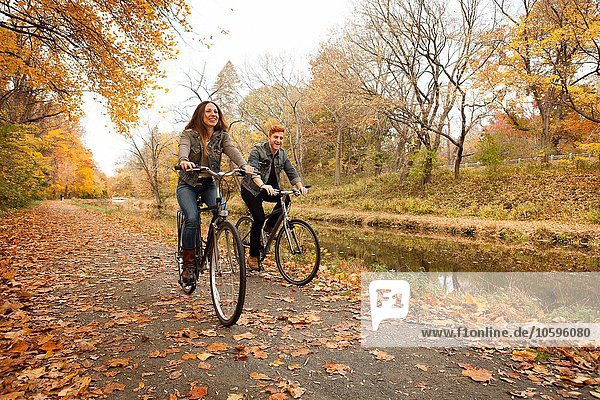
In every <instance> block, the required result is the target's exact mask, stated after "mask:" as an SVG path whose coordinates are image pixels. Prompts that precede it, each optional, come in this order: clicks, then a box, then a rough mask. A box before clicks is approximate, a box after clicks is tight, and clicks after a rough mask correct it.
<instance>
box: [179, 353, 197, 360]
mask: <svg viewBox="0 0 600 400" xmlns="http://www.w3.org/2000/svg"><path fill="white" fill-rule="evenodd" d="M196 358H197V355H196V354H183V355H182V356H181V359H182V360H195V359H196Z"/></svg>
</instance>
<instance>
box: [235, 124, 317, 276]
mask: <svg viewBox="0 0 600 400" xmlns="http://www.w3.org/2000/svg"><path fill="white" fill-rule="evenodd" d="M284 132H285V129H284V127H283V126H281V125H275V126H273V127H272V128H271V129H270V131H269V140H268V141H267V142H265V143H261V144H257V145H255V146H254V147H253V148H252V150H251V151H250V156H249V157H248V164H250V166H252V167H254V169H255V170H258V172H259V174H260V176H256V175H255V176H253V177H250V176H248V175H246V176H245V177H244V179H243V180H242V189H241V192H242V199H243V200H244V203H246V206H247V207H248V210H250V213H251V214H252V220H253V222H252V227H251V228H250V256H249V257H248V266H249V267H250V268H251V269H253V270H258V269H259V253H260V236H261V229H262V227H263V224H264V223H265V210H264V208H263V204H262V203H263V201H268V202H270V203H277V204H276V205H275V207H274V209H273V213H272V214H271V216H270V217H269V220H268V221H267V223H266V225H265V231H267V232H270V231H271V230H272V229H273V226H274V225H275V223H276V222H277V218H278V217H279V214H280V210H281V197H279V196H274V194H275V189H279V188H280V186H279V175H280V173H281V170H282V169H283V170H284V171H285V173H286V175H287V177H288V179H289V180H290V183H291V184H292V185H294V186H296V188H297V189H298V190H299V191H300V193H301V194H306V193H307V192H308V190H307V189H306V188H305V187H304V185H303V184H302V182H301V179H300V176H299V175H298V173H297V172H296V169H295V168H294V166H293V165H292V163H291V162H290V160H289V158H288V155H287V152H286V151H285V150H284V149H283V148H282V147H281V145H282V144H283V134H284ZM288 201H289V199H288ZM286 205H287V203H286ZM278 211H279V212H278Z"/></svg>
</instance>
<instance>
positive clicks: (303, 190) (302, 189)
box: [296, 184, 308, 196]
mask: <svg viewBox="0 0 600 400" xmlns="http://www.w3.org/2000/svg"><path fill="white" fill-rule="evenodd" d="M296 190H297V191H298V196H299V195H303V196H306V195H307V194H308V189H307V188H306V187H305V186H304V185H302V184H300V185H299V186H297V187H296Z"/></svg>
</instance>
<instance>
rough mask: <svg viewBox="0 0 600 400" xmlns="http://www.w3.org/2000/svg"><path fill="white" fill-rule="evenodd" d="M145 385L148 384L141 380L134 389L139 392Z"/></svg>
mask: <svg viewBox="0 0 600 400" xmlns="http://www.w3.org/2000/svg"><path fill="white" fill-rule="evenodd" d="M144 386H146V384H145V383H144V382H140V383H138V385H137V387H136V388H135V389H133V391H134V392H139V391H140V390H142V389H143V388H144Z"/></svg>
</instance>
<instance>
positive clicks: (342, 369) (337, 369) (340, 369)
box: [323, 361, 350, 376]
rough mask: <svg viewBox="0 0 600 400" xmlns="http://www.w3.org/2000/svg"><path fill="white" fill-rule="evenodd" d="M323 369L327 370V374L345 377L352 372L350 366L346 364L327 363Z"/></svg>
mask: <svg viewBox="0 0 600 400" xmlns="http://www.w3.org/2000/svg"><path fill="white" fill-rule="evenodd" d="M323 368H325V370H327V373H329V374H340V375H344V376H345V375H346V374H347V373H348V372H350V367H349V366H347V365H344V364H337V363H335V362H333V361H331V362H327V363H325V365H324V366H323Z"/></svg>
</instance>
